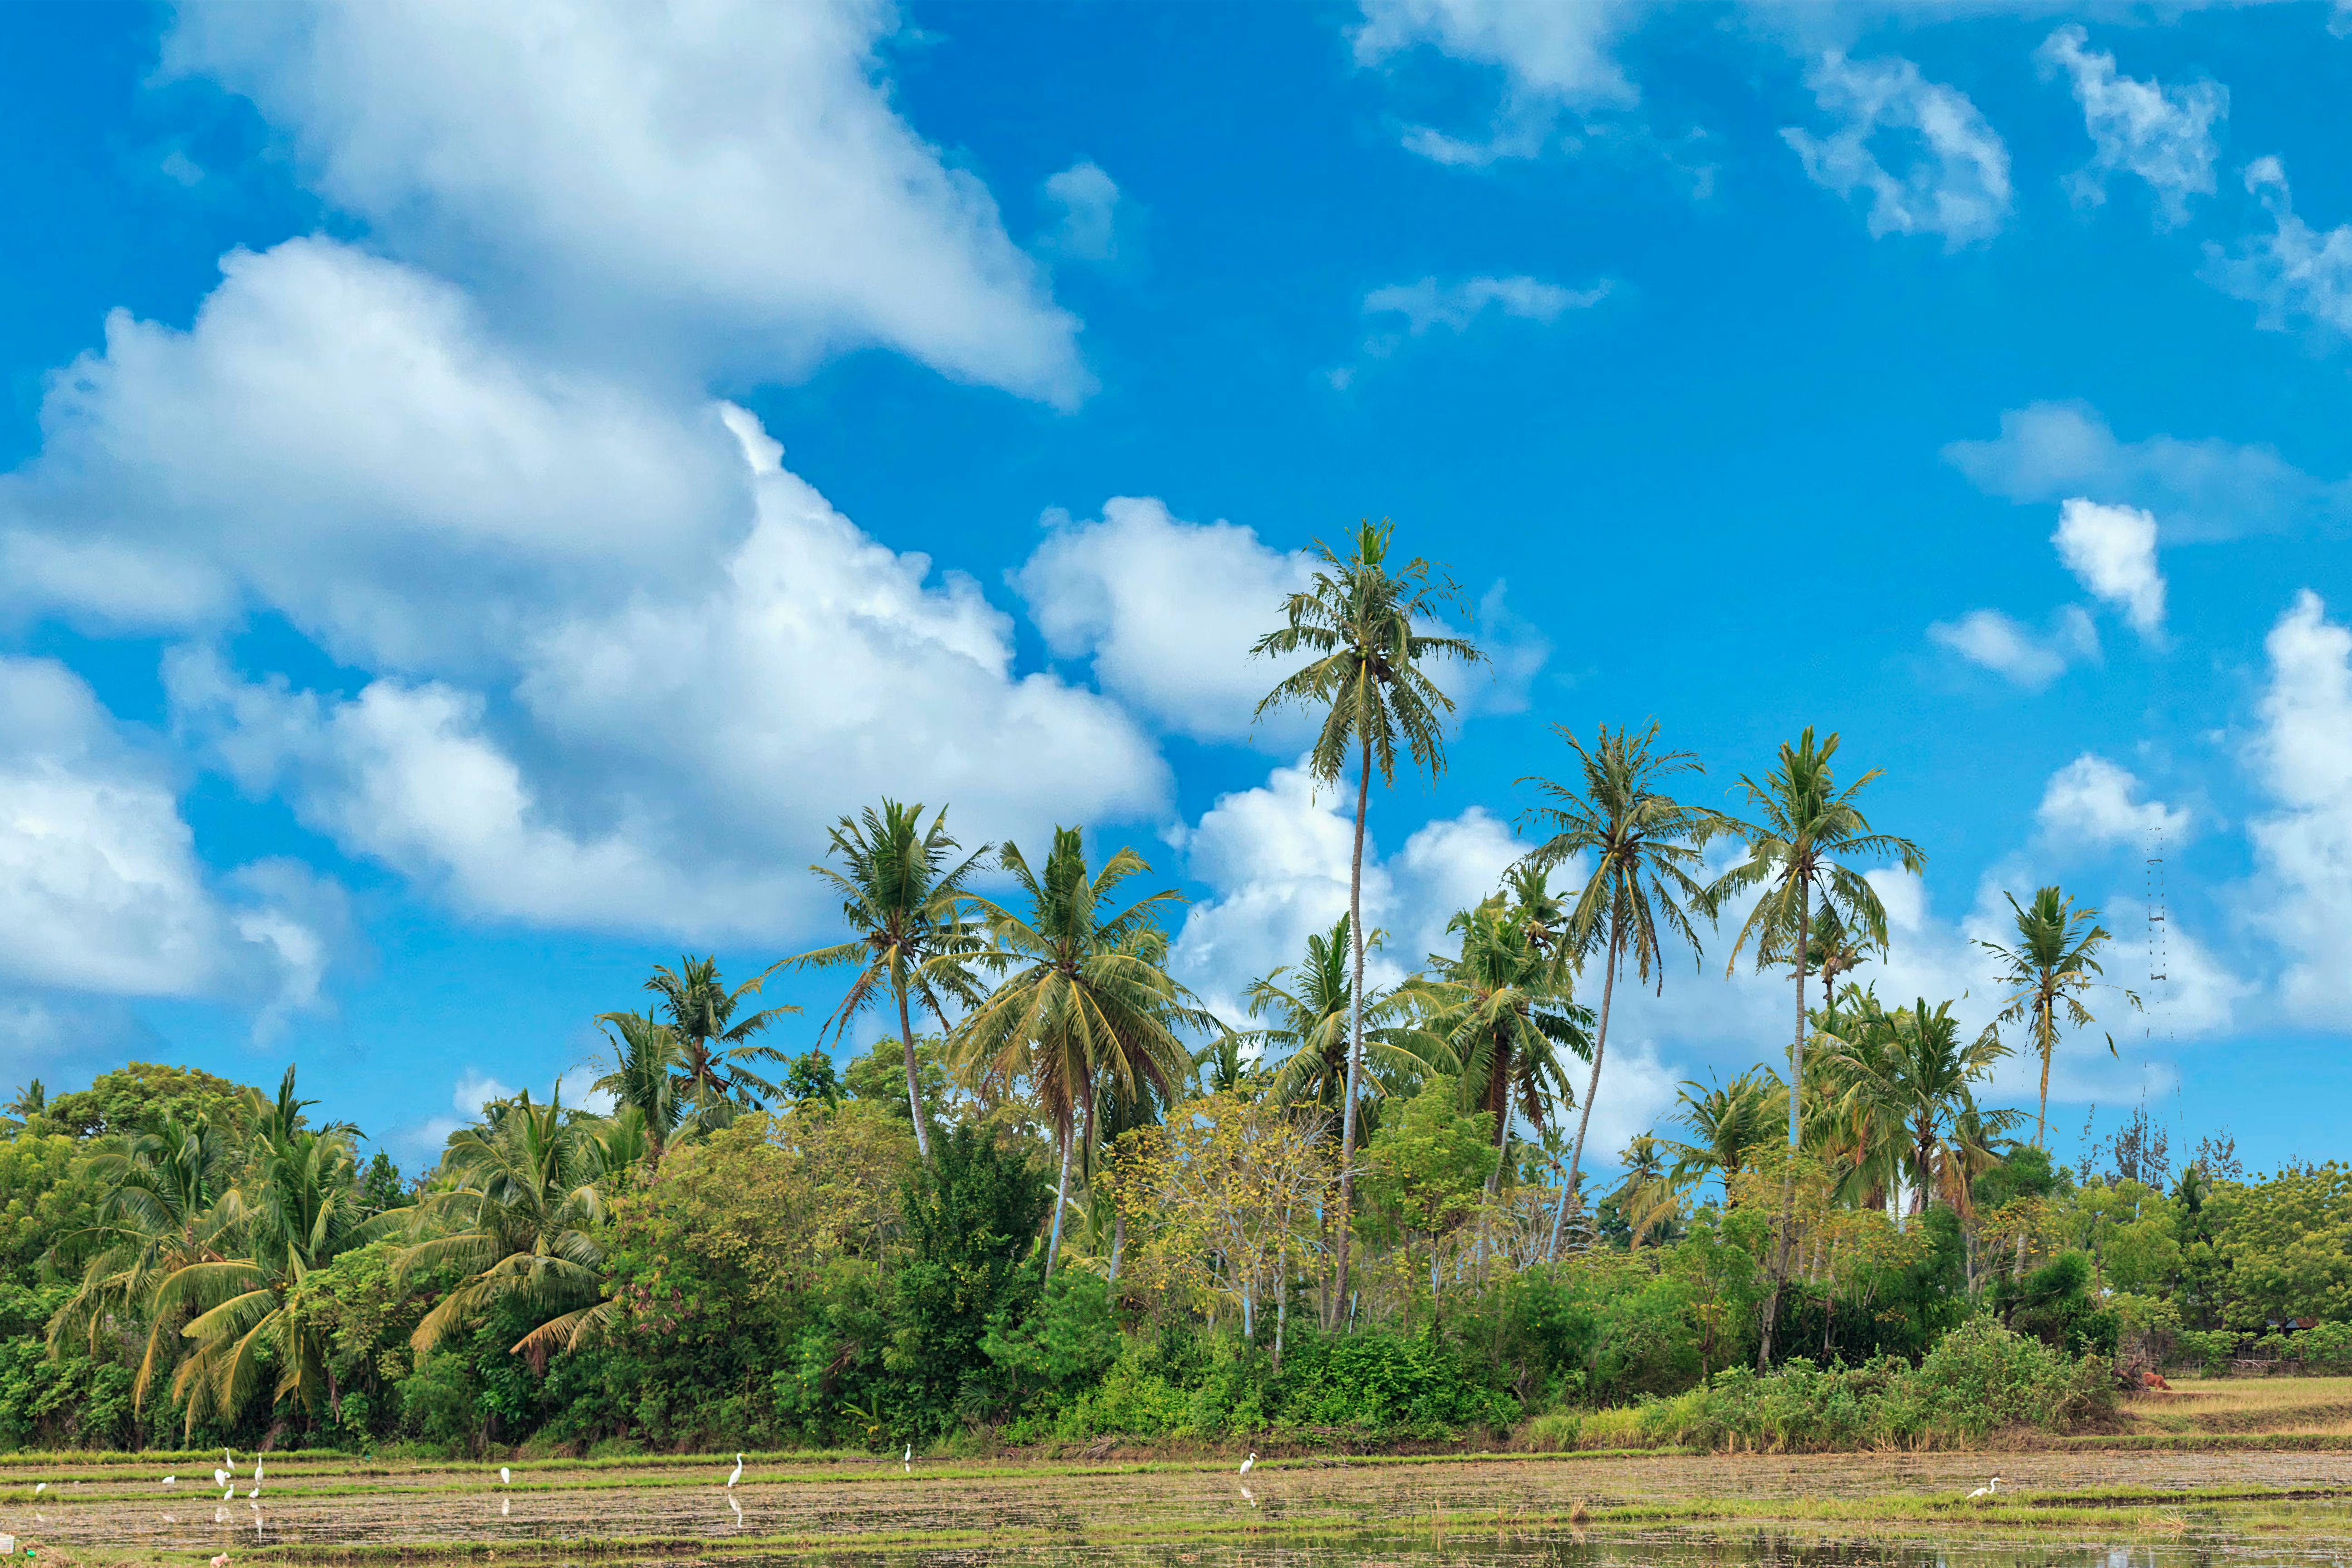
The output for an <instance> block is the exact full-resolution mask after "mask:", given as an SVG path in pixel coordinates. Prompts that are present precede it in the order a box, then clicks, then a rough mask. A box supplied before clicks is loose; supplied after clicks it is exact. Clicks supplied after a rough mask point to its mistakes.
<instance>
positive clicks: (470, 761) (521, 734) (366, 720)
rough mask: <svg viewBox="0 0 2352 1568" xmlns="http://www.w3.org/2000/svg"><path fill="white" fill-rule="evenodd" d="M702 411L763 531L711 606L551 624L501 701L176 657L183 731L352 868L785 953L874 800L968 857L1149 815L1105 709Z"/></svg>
mask: <svg viewBox="0 0 2352 1568" xmlns="http://www.w3.org/2000/svg"><path fill="white" fill-rule="evenodd" d="M721 414H722V416H723V417H724V418H725V420H726V421H727V422H728V423H729V424H730V426H733V427H734V429H735V431H736V434H737V436H738V437H739V438H740V441H741V444H742V448H743V450H742V454H741V460H743V461H744V462H745V463H746V465H747V468H748V469H749V482H750V483H751V486H752V489H753V491H754V494H755V498H756V507H757V518H758V521H757V522H756V524H755V526H754V527H753V529H752V530H751V533H750V535H749V536H748V537H747V538H746V539H745V540H744V541H743V542H742V543H741V545H740V547H739V548H737V549H736V550H735V551H734V552H732V554H730V556H729V557H727V559H726V561H725V563H724V566H725V574H724V577H723V579H722V580H721V581H720V582H719V584H716V585H714V586H713V587H711V588H709V589H708V590H707V591H705V592H703V593H700V594H689V595H682V596H659V595H639V596H638V597H637V598H636V599H635V600H634V601H632V602H631V603H630V604H628V605H625V606H622V607H620V608H617V609H614V610H609V611H606V610H594V611H583V612H581V613H578V614H575V615H574V616H571V617H568V618H566V619H564V620H562V621H560V622H557V623H555V624H552V625H551V626H549V627H548V628H547V629H545V630H543V631H542V632H541V633H540V634H539V635H537V636H536V637H532V638H531V639H530V641H529V642H528V643H526V644H525V645H524V646H523V647H521V648H520V649H519V650H518V657H519V660H520V665H521V676H520V679H519V681H517V682H516V683H515V684H514V685H513V686H512V688H511V689H509V690H507V691H505V692H503V693H500V692H496V691H493V692H490V693H485V692H482V691H479V690H476V689H469V688H467V687H463V686H460V685H457V684H455V683H452V682H448V681H444V680H434V679H423V680H420V679H406V678H402V677H398V676H385V677H381V678H379V679H375V680H373V681H372V682H371V683H369V684H368V685H367V686H366V688H365V689H362V691H360V692H359V693H358V694H357V695H356V696H353V697H350V698H338V697H332V696H326V695H321V694H319V693H314V692H307V691H295V690H291V689H288V688H287V687H286V685H285V684H284V683H283V682H280V681H261V682H250V681H246V680H244V679H241V678H239V677H237V676H236V675H235V674H234V673H233V672H231V671H229V670H227V669H226V668H224V667H223V666H222V665H221V664H220V662H219V661H218V660H217V659H216V658H213V657H211V656H208V655H204V654H196V653H189V654H183V655H181V656H179V657H177V658H174V659H173V661H172V664H171V666H170V669H169V674H170V676H171V681H170V685H171V689H172V694H173V700H174V705H175V710H176V711H177V712H178V713H179V715H180V716H181V720H182V722H183V723H184V725H185V726H187V728H188V729H189V730H190V731H191V732H192V733H194V734H195V735H197V736H199V737H201V738H203V739H204V740H205V742H207V744H208V746H209V748H210V751H211V753H212V754H213V755H215V757H217V758H218V759H219V760H220V762H221V763H222V764H223V765H224V766H226V767H227V768H228V769H229V770H230V771H231V772H232V773H235V774H236V776H238V778H239V779H240V780H241V781H242V782H243V783H244V784H246V785H247V788H249V789H252V790H254V791H257V792H261V791H267V790H271V789H279V788H282V789H284V790H285V791H286V792H287V793H288V795H289V799H290V800H291V801H292V803H293V804H294V805H295V808H296V810H297V813H298V814H299V815H300V816H302V817H303V818H304V819H305V820H306V821H308V822H310V823H311V824H312V825H313V826H317V827H318V828H320V830H321V831H324V832H327V833H329V834H330V835H331V836H332V837H335V838H336V840H337V841H338V842H339V843H341V845H343V846H344V847H346V848H348V849H350V850H351V851H352V852H353V853H356V854H361V855H364V856H367V857H370V858H374V859H377V860H380V861H382V862H383V863H385V864H387V865H390V866H393V867H394V868H397V869H399V870H401V871H403V872H404V873H405V874H407V875H409V876H411V877H414V878H415V879H418V880H420V881H421V882H423V883H425V885H427V886H431V887H436V888H438V889H441V890H442V891H443V892H444V893H445V895H446V897H448V898H449V899H450V900H451V901H453V902H454V903H456V904H457V906H458V907H460V908H462V909H465V910H468V911H471V912H475V913H478V914H483V915H488V916H491V917H495V918H501V919H509V920H517V921H526V922H530V923H534V924H544V925H555V926H569V927H576V928H587V929H598V930H613V931H669V932H677V933H688V934H697V935H703V934H725V933H737V934H742V933H760V934H765V935H775V934H778V933H780V932H782V931H787V930H790V929H793V922H794V921H795V920H796V919H798V918H799V917H800V915H802V914H803V913H804V912H805V911H806V910H808V909H809V908H811V907H812V905H813V901H814V898H815V893H814V883H813V881H812V879H810V878H809V877H808V876H807V874H806V872H805V871H804V870H803V869H800V868H803V867H805V866H806V865H807V864H808V862H809V861H811V860H812V859H814V858H816V856H817V854H818V853H819V851H820V850H821V848H822V847H823V832H822V830H823V826H824V824H825V823H826V822H828V821H830V820H831V819H832V818H833V817H835V816H837V815H839V814H841V813H843V812H845V811H850V810H853V809H855V808H856V807H857V806H859V805H865V804H868V803H870V802H871V801H872V800H873V799H875V798H876V797H877V796H878V795H881V794H883V793H884V792H886V791H887V792H890V793H892V794H898V795H906V796H908V797H910V798H914V799H919V800H922V801H924V802H926V803H927V804H930V805H949V804H952V805H954V806H955V807H956V808H957V809H956V814H955V819H954V820H955V821H956V822H957V824H958V825H959V826H960V830H961V832H963V833H964V834H965V835H967V836H968V837H971V840H972V841H973V842H975V843H977V842H978V841H979V840H980V839H981V838H982V837H1003V836H1004V835H1006V834H1008V833H1013V832H1025V833H1030V834H1034V833H1035V832H1037V831H1040V830H1042V828H1043V827H1044V826H1046V825H1047V824H1049V823H1050V822H1052V821H1067V820H1084V819H1088V818H1100V817H1106V816H1108V817H1119V816H1149V815H1151V814H1153V813H1155V812H1156V811H1157V810H1158V808H1159V806H1160V802H1161V801H1162V799H1163V798H1164V792H1165V788H1166V770H1165V766H1164V764H1163V763H1161V761H1160V757H1159V755H1158V753H1157V752H1156V751H1155V750H1154V749H1153V747H1152V745H1151V742H1150V740H1149V738H1148V737H1146V736H1145V735H1144V734H1143V733H1142V732H1141V731H1139V730H1138V729H1137V727H1136V726H1135V725H1134V723H1133V721H1131V720H1129V718H1128V716H1127V715H1126V714H1125V713H1124V712H1123V711H1122V710H1119V709H1118V708H1117V707H1115V706H1114V705H1113V704H1111V703H1109V702H1108V701H1106V700H1104V699H1102V698H1100V697H1097V696H1096V695H1094V694H1092V693H1089V692H1085V691H1080V690H1076V689H1072V688H1070V687H1069V686H1067V685H1066V684H1064V683H1063V682H1061V681H1059V680H1057V679H1055V678H1053V677H1051V676H1047V675H1029V676H1019V675H1016V674H1014V673H1013V668H1012V661H1013V648H1012V636H1013V628H1012V625H1011V622H1010V620H1009V618H1008V617H1007V616H1004V615H1003V613H1002V612H1000V611H998V610H995V609H993V608H992V607H991V606H990V605H988V604H987V602H986V601H985V600H984V599H983V598H982V595H981V594H980V592H979V589H978V587H977V585H976V584H973V583H971V581H970V580H969V579H967V578H962V577H959V576H950V578H949V579H948V580H947V581H946V582H945V583H943V584H937V585H934V584H930V583H929V582H928V581H927V578H928V576H929V562H928V561H927V560H926V559H925V558H923V557H921V556H919V555H911V556H902V555H898V554H897V553H895V552H891V551H889V550H887V549H885V548H884V547H882V546H881V545H878V544H877V543H876V542H873V541H872V540H871V539H869V538H867V537H866V535H865V534H863V533H861V532H860V531H858V530H857V529H856V527H855V526H854V525H852V524H851V523H850V522H849V521H848V520H847V519H845V518H844V517H842V516H841V515H840V514H839V513H838V512H835V510H833V509H832V508H831V507H830V506H828V505H827V504H826V503H825V501H824V498H823V497H822V496H820V495H818V494H817V492H816V491H815V490H814V489H812V488H811V487H809V486H808V485H807V484H806V483H805V482H803V480H801V479H799V478H798V477H796V476H795V475H793V474H792V473H790V472H788V471H787V470H785V469H784V468H782V462H781V450H780V448H778V447H776V446H775V444H774V443H773V442H772V441H770V440H769V439H768V438H767V437H765V436H764V434H762V433H761V431H760V430H759V428H758V426H757V425H756V424H755V423H754V422H753V421H751V418H750V416H748V415H744V414H742V413H741V412H740V410H735V409H731V408H729V409H724V410H722V411H721ZM494 697H495V698H496V699H497V700H493V698H494ZM814 759H822V766H813V765H811V764H812V762H813V760H814Z"/></svg>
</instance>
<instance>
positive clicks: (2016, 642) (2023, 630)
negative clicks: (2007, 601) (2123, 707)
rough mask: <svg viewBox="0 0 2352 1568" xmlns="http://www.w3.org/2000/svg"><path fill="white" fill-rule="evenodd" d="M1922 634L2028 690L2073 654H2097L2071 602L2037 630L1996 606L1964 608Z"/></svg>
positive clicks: (2087, 623) (2058, 671) (2085, 621)
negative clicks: (1954, 617)
mask: <svg viewBox="0 0 2352 1568" xmlns="http://www.w3.org/2000/svg"><path fill="white" fill-rule="evenodd" d="M1927 637H1928V640H1930V641H1932V642H1934V643H1937V644H1938V645H1939V646H1941V647H1948V648H1949V649H1951V650H1952V651H1953V652H1954V653H1956V654H1958V655H1959V656H1960V657H1961V658H1965V659H1967V660H1968V661H1969V663H1970V664H1974V665H1979V666H1981V667H1983V668H1986V669H1990V670H1991V671H1992V672H1993V673H1994V674H1996V675H1998V676H2000V677H2002V678H2003V679H2007V680H2009V681H2011V682H2012V683H2014V684H2016V685H2018V686H2021V687H2024V688H2025V689H2027V690H2029V691H2038V690H2040V689H2042V687H2045V686H2047V685H2049V684H2050V683H2051V682H2052V681H2053V680H2055V679H2058V678H2059V677H2060V676H2061V675H2063V674H2064V673H2065V672H2066V667H2067V666H2068V665H2069V664H2072V663H2074V662H2075V661H2076V660H2079V659H2095V658H2098V657H2099V634H2098V632H2097V630H2096V629H2095V627H2093V626H2092V625H2091V617H2090V616H2086V615H2084V613H2083V611H2082V610H2081V608H2080V607H2079V606H2076V605H2066V606H2064V607H2063V608H2062V609H2060V610H2059V611H2058V613H2057V614H2056V615H2055V616H2053V617H2052V621H2051V626H2050V628H2049V630H2047V631H2043V632H2037V631H2035V630H2034V629H2033V628H2032V627H2031V626H2024V625H2021V624H2020V623H2019V622H2017V621H2015V620H2013V619H2011V617H2010V616H2005V615H2003V614H2001V612H2000V611H1999V610H1970V611H1969V613H1968V614H1967V615H1965V616H1961V617H1960V618H1959V619H1958V620H1957V621H1937V622H1936V623H1935V624H1934V625H1933V626H1929V627H1928V628H1927Z"/></svg>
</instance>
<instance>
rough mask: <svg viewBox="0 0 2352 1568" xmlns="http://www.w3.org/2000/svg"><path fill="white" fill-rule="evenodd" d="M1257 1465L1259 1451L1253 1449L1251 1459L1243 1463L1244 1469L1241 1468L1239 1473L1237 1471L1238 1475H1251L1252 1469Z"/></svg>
mask: <svg viewBox="0 0 2352 1568" xmlns="http://www.w3.org/2000/svg"><path fill="white" fill-rule="evenodd" d="M1256 1464H1257V1450H1256V1449H1255V1448H1253V1449H1251V1450H1250V1457H1249V1458H1246V1459H1244V1460H1243V1461H1242V1468H1241V1469H1240V1470H1239V1471H1237V1472H1236V1473H1237V1474H1240V1475H1244V1476H1245V1475H1248V1474H1249V1473H1250V1470H1251V1469H1252V1468H1254V1467H1255V1465H1256Z"/></svg>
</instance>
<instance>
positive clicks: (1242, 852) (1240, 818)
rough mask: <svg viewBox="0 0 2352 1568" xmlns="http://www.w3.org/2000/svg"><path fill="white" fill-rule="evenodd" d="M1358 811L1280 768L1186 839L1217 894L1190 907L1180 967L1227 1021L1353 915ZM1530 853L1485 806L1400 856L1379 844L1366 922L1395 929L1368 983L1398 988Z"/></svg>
mask: <svg viewBox="0 0 2352 1568" xmlns="http://www.w3.org/2000/svg"><path fill="white" fill-rule="evenodd" d="M1354 806H1355V800H1354V797H1353V795H1350V794H1349V792H1348V791H1347V790H1346V789H1345V788H1331V789H1324V790H1322V791H1320V792H1318V791H1317V789H1316V788H1315V785H1314V783H1313V781H1312V780H1310V779H1309V778H1308V777H1307V774H1306V773H1305V772H1304V771H1303V770H1302V769H1300V768H1297V767H1286V768H1276V770H1274V772H1273V773H1272V774H1270V775H1269V776H1268V778H1267V779H1266V782H1265V784H1260V785H1257V786H1256V787H1255V788H1252V789H1246V790H1236V791H1234V793H1233V794H1230V795H1221V796H1219V797H1218V798H1217V800H1216V802H1215V804H1213V805H1211V806H1210V808H1209V809H1208V810H1207V811H1206V812H1204V813H1202V816H1201V820H1200V821H1199V823H1197V824H1196V825H1194V826H1192V827H1190V828H1189V829H1187V830H1185V831H1183V832H1182V833H1181V834H1180V835H1179V836H1178V844H1179V847H1181V850H1182V852H1183V854H1184V858H1185V866H1186V869H1187V870H1188V871H1189V872H1190V873H1191V875H1192V877H1193V878H1194V879H1197V880H1199V881H1201V882H1203V883H1205V884H1206V885H1207V886H1208V888H1209V889H1210V893H1209V896H1208V897H1207V898H1206V899H1203V900H1202V901H1200V902H1199V903H1196V904H1194V905H1193V906H1192V909H1191V910H1188V911H1187V912H1186V914H1185V917H1184V926H1183V929H1182V931H1181V932H1180V933H1179V935H1178V937H1177V941H1176V944H1175V952H1174V954H1173V956H1172V958H1171V968H1172V970H1173V972H1174V973H1175V974H1176V976H1177V978H1179V979H1181V980H1182V981H1183V982H1184V984H1187V985H1190V986H1191V987H1192V989H1193V990H1194V991H1196V992H1198V993H1199V994H1201V995H1202V996H1203V997H1204V998H1206V999H1207V1000H1208V1002H1209V1005H1211V1006H1212V1007H1213V1008H1215V1009H1217V1010H1218V1011H1219V1012H1220V1013H1221V1015H1222V1016H1225V1017H1227V1018H1229V1019H1238V1018H1240V1017H1241V1016H1242V1005H1241V1002H1240V997H1241V994H1242V992H1243V990H1244V988H1245V987H1246V986H1247V985H1248V984H1249V982H1250V981H1251V980H1253V979H1255V978H1256V977H1257V976H1258V975H1261V974H1265V973H1268V972H1269V971H1271V970H1274V969H1276V968H1279V967H1282V966H1284V965H1286V964H1292V963H1297V962H1298V961H1299V959H1300V958H1301V957H1302V956H1303V955H1304V954H1305V952H1306V948H1307V937H1308V935H1309V934H1311V933H1313V932H1315V931H1328V930H1329V929H1330V927H1331V924H1332V922H1334V921H1337V920H1338V919H1339V917H1340V916H1341V915H1343V914H1346V913H1347V912H1348V865H1349V856H1350V854H1351V852H1352V848H1353V844H1354V826H1353V816H1352V814H1353V810H1354ZM1523 852H1524V847H1523V846H1520V845H1518V844H1517V843H1516V842H1514V840H1513V839H1512V837H1511V836H1510V832H1509V830H1508V829H1507V827H1505V826H1504V825H1503V824H1502V823H1500V822H1499V821H1497V820H1496V819H1495V818H1494V817H1493V816H1489V815H1488V814H1487V813H1486V812H1485V811H1482V810H1479V809H1477V808H1476V807H1473V808H1472V809H1470V810H1469V811H1466V812H1465V813H1463V814H1462V815H1461V816H1457V817H1449V818H1444V819H1442V820H1439V821H1436V822H1432V823H1429V824H1427V825H1425V826H1423V827H1421V828H1420V829H1419V830H1417V831H1416V832H1414V833H1413V834H1412V837H1409V838H1407V839H1406V840H1405V843H1404V847H1402V849H1401V850H1400V851H1399V852H1398V853H1396V854H1395V855H1393V856H1389V857H1382V856H1381V854H1380V852H1379V850H1378V848H1377V847H1376V846H1370V845H1368V846H1367V847H1366V852H1365V857H1364V884H1363V910H1364V926H1365V929H1366V930H1367V931H1372V932H1385V933H1386V934H1385V939H1384V941H1383V942H1382V944H1381V948H1380V949H1379V950H1377V951H1376V952H1374V953H1372V954H1370V955H1369V956H1368V957H1367V959H1366V976H1367V978H1368V980H1370V981H1371V982H1372V983H1374V984H1382V985H1390V984H1395V983H1396V982H1397V981H1398V980H1400V979H1402V977H1403V976H1404V975H1405V974H1406V973H1409V972H1410V971H1412V970H1413V969H1416V968H1418V967H1420V965H1421V963H1422V962H1423V957H1424V955H1426V954H1427V953H1429V952H1435V951H1441V950H1443V949H1444V948H1445V947H1446V946H1448V945H1449V944H1448V942H1447V940H1446V936H1445V922H1446V921H1449V920H1451V919H1452V918H1453V916H1454V912H1455V911H1456V910H1461V909H1464V908H1465V907H1467V906H1469V905H1472V904H1475V903H1476V902H1477V901H1478V900H1481V899H1483V898H1485V897H1486V895H1487V894H1489V893H1491V892H1493V891H1494V890H1495V889H1496V887H1497V886H1498V885H1499V884H1500V883H1501V881H1502V877H1503V872H1504V871H1505V870H1506V869H1507V868H1508V867H1509V866H1510V864H1511V862H1512V861H1513V860H1515V859H1517V858H1518V857H1519V855H1520V854H1521V853H1523Z"/></svg>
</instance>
